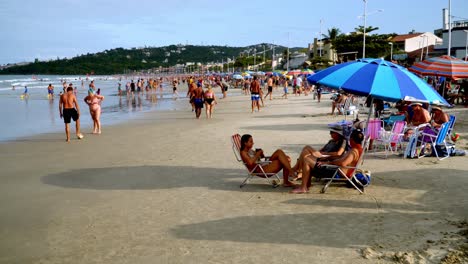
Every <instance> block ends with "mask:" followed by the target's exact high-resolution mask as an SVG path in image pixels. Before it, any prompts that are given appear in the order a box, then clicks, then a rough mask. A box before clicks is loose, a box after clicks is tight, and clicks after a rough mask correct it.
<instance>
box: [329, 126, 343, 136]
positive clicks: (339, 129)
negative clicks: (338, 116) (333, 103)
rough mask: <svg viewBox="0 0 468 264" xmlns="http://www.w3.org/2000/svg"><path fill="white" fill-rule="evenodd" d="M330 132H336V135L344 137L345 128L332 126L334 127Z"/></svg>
mask: <svg viewBox="0 0 468 264" xmlns="http://www.w3.org/2000/svg"><path fill="white" fill-rule="evenodd" d="M330 132H335V133H337V134H339V135H341V136H343V128H342V127H341V126H332V127H330Z"/></svg>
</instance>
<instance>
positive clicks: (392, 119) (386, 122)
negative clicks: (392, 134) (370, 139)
mask: <svg viewBox="0 0 468 264" xmlns="http://www.w3.org/2000/svg"><path fill="white" fill-rule="evenodd" d="M405 118H406V116H405V115H391V116H389V117H387V118H384V119H382V121H383V122H384V126H385V127H391V126H393V124H394V123H395V121H404V120H405Z"/></svg>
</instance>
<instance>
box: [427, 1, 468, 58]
mask: <svg viewBox="0 0 468 264" xmlns="http://www.w3.org/2000/svg"><path fill="white" fill-rule="evenodd" d="M448 18H449V14H448V10H447V9H445V8H444V9H442V28H441V29H437V30H434V33H435V34H436V35H439V36H440V37H442V39H443V42H442V43H441V44H439V45H436V46H435V51H436V52H438V53H440V54H444V55H445V54H447V50H448V35H449V34H448V33H449V19H448ZM451 24H452V27H451V28H452V34H451V35H452V41H451V48H450V55H452V56H454V57H456V58H459V59H462V58H465V56H467V55H468V54H466V45H467V38H468V36H467V34H468V32H467V31H468V20H457V21H452V23H451Z"/></svg>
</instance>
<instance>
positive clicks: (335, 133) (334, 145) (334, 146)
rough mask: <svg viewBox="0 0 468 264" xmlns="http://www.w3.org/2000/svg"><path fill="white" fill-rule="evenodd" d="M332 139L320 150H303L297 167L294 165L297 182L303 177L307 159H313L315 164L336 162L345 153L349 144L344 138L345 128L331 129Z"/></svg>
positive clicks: (309, 148)
mask: <svg viewBox="0 0 468 264" xmlns="http://www.w3.org/2000/svg"><path fill="white" fill-rule="evenodd" d="M330 137H331V139H330V140H329V141H328V143H327V144H326V145H325V146H323V147H322V148H321V149H320V150H316V149H314V148H313V147H311V146H305V147H304V148H303V149H302V152H301V155H300V156H299V158H298V159H297V163H296V165H294V167H293V168H292V169H293V171H294V172H295V173H296V175H297V176H296V178H294V179H295V180H298V179H300V178H301V177H302V176H301V170H302V164H303V163H304V159H305V158H308V159H313V160H314V162H315V161H316V160H318V159H325V160H335V159H338V158H340V157H341V155H343V154H344V153H345V151H346V146H347V144H348V142H347V141H346V139H345V137H344V136H343V128H342V127H341V126H334V127H331V128H330Z"/></svg>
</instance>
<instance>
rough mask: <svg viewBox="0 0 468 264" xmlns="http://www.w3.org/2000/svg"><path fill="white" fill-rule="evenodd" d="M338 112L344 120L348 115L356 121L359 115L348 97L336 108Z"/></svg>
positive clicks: (351, 99)
mask: <svg viewBox="0 0 468 264" xmlns="http://www.w3.org/2000/svg"><path fill="white" fill-rule="evenodd" d="M338 112H340V113H341V114H342V115H343V116H344V118H345V120H346V116H348V115H353V119H356V117H357V116H358V114H359V109H358V108H357V107H356V106H355V105H353V98H351V97H348V98H346V99H345V101H344V103H343V104H341V105H339V106H338Z"/></svg>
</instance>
